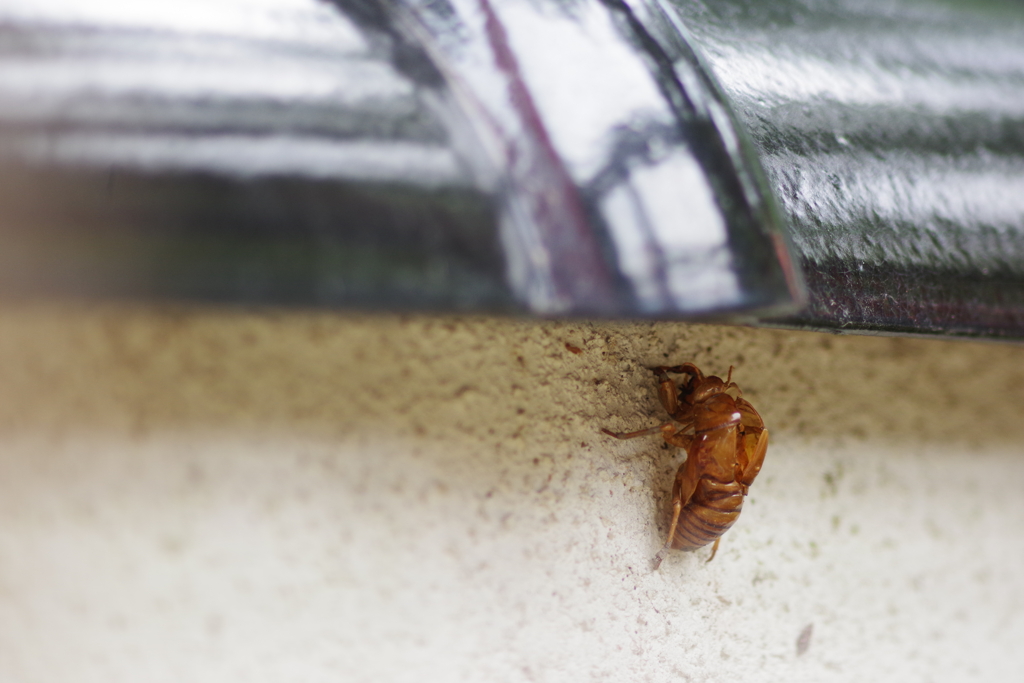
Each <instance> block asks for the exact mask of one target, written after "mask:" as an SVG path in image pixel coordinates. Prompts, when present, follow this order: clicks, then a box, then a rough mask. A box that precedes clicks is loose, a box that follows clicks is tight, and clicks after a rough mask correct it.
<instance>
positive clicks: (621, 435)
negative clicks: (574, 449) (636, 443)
mask: <svg viewBox="0 0 1024 683" xmlns="http://www.w3.org/2000/svg"><path fill="white" fill-rule="evenodd" d="M670 426H672V423H671V422H666V423H665V424H660V425H654V426H653V427H648V428H647V429H638V430H637V431H635V432H613V431H610V430H608V429H605V428H604V427H602V428H601V431H602V432H603V433H605V434H607V435H608V436H614V437H615V438H616V439H635V438H636V437H638V436H647V435H648V434H660V433H662V430H663V429H664V428H665V427H670Z"/></svg>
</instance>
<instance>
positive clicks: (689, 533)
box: [672, 479, 743, 550]
mask: <svg viewBox="0 0 1024 683" xmlns="http://www.w3.org/2000/svg"><path fill="white" fill-rule="evenodd" d="M742 507H743V491H742V489H741V488H740V484H739V482H735V481H730V482H727V483H721V482H717V481H714V480H713V479H701V481H700V483H699V484H697V490H696V491H694V492H693V497H692V498H690V502H689V503H687V504H686V507H684V508H683V509H682V511H681V512H680V513H679V525H678V526H677V527H676V535H675V536H674V537H673V538H672V547H673V548H675V549H677V550H694V549H696V548H703V547H704V546H706V545H707V544H708V543H711V542H712V541H714V540H715V539H716V538H718V537H719V536H721V535H722V534H724V533H725V532H726V531H727V530H728V529H729V527H731V526H732V525H733V523H734V522H735V521H736V518H737V517H739V516H740V509H741V508H742Z"/></svg>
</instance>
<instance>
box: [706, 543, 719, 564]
mask: <svg viewBox="0 0 1024 683" xmlns="http://www.w3.org/2000/svg"><path fill="white" fill-rule="evenodd" d="M721 542H722V537H721V536H719V537H718V538H716V539H715V544H714V545H713V546H711V557H709V558H708V559H707V562H705V563H704V564H707V563H708V562H710V561H711V560H713V559H715V553H717V552H718V544H719V543H721Z"/></svg>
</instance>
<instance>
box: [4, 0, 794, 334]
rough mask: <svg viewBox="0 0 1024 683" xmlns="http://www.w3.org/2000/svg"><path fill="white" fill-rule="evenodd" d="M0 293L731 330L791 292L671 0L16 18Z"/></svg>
mask: <svg viewBox="0 0 1024 683" xmlns="http://www.w3.org/2000/svg"><path fill="white" fill-rule="evenodd" d="M0 175H2V176H3V178H4V182H3V183H2V184H0V219H2V224H0V239H2V241H3V245H4V248H3V249H2V250H0V294H2V295H6V296H35V295H39V294H46V293H54V292H56V293H68V292H70V293H79V294H89V295H96V294H99V295H108V296H110V295H112V296H133V297H138V296H156V297H193V298H194V297H200V298H207V299H211V298H212V299H217V300H224V301H258V302H291V303H300V304H329V305H343V306H361V307H372V308H382V307H383V308H423V307H425V308H431V309H440V310H491V311H494V310H499V311H501V310H527V311H532V312H535V313H540V314H575V315H583V314H586V315H609V316H614V315H622V316H637V315H653V316H684V317H685V316H689V317H693V316H696V317H722V316H736V315H752V314H754V313H761V314H764V313H770V312H773V311H774V312H780V311H784V310H787V309H789V310H791V309H792V306H793V303H794V302H795V301H798V300H799V298H800V296H801V289H800V279H799V275H798V274H797V273H795V271H794V270H793V269H792V268H791V267H790V266H789V261H788V259H789V256H788V253H787V251H786V240H785V237H784V235H783V232H782V221H781V219H780V218H779V213H778V211H777V209H776V207H775V205H774V202H773V199H772V196H771V192H770V190H769V188H768V186H767V184H766V182H765V181H764V179H763V175H762V172H761V170H760V168H759V166H758V162H757V159H756V156H755V154H753V153H752V148H750V147H749V146H747V145H746V143H745V142H744V134H743V132H742V131H741V130H740V127H739V126H738V125H737V124H736V121H735V119H734V118H733V116H732V115H731V114H730V112H729V108H728V106H727V104H726V103H725V101H724V100H723V98H722V97H721V95H720V93H719V92H718V91H717V90H716V88H715V86H714V83H713V81H712V80H711V79H710V77H709V76H708V75H707V74H706V73H705V72H704V71H703V69H702V67H701V65H700V63H699V62H698V60H697V59H696V57H695V55H694V54H693V52H692V50H691V49H690V46H689V45H688V44H687V43H686V41H685V39H684V38H683V37H682V36H681V35H680V34H679V32H678V25H677V21H676V18H675V17H674V16H673V15H672V14H671V13H668V12H665V11H664V9H663V7H662V6H661V5H659V4H656V3H648V2H635V3H629V4H627V3H624V2H612V1H607V2H596V1H589V2H588V1H580V2H575V1H571V0H561V1H559V0H546V1H544V0H537V1H534V2H530V1H528V0H503V1H502V2H500V3H498V2H490V1H489V0H454V1H453V2H451V3H448V2H416V1H410V2H407V3H402V4H388V3H378V2H369V1H365V0H337V1H336V2H334V3H332V4H324V3H318V2H315V1H314V0H262V1H260V2H245V3H241V2H232V1H231V0H204V1H203V2H199V1H198V0H189V1H184V2H176V3H174V4H173V5H167V6H161V5H158V4H152V3H143V4H136V5H130V6H125V5H123V4H122V3H117V2H113V1H112V0H88V1H87V2H71V1H70V0H34V1H33V2H31V3H30V2H27V1H25V0H3V1H2V2H0Z"/></svg>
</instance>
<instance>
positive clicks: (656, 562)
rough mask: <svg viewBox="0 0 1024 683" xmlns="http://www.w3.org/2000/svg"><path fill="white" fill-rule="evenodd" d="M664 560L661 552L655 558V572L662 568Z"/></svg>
mask: <svg viewBox="0 0 1024 683" xmlns="http://www.w3.org/2000/svg"><path fill="white" fill-rule="evenodd" d="M663 559H665V558H663V557H662V556H661V552H659V553H658V554H657V555H655V556H654V563H653V564H654V571H658V568H659V567H661V561H662V560H663Z"/></svg>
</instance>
